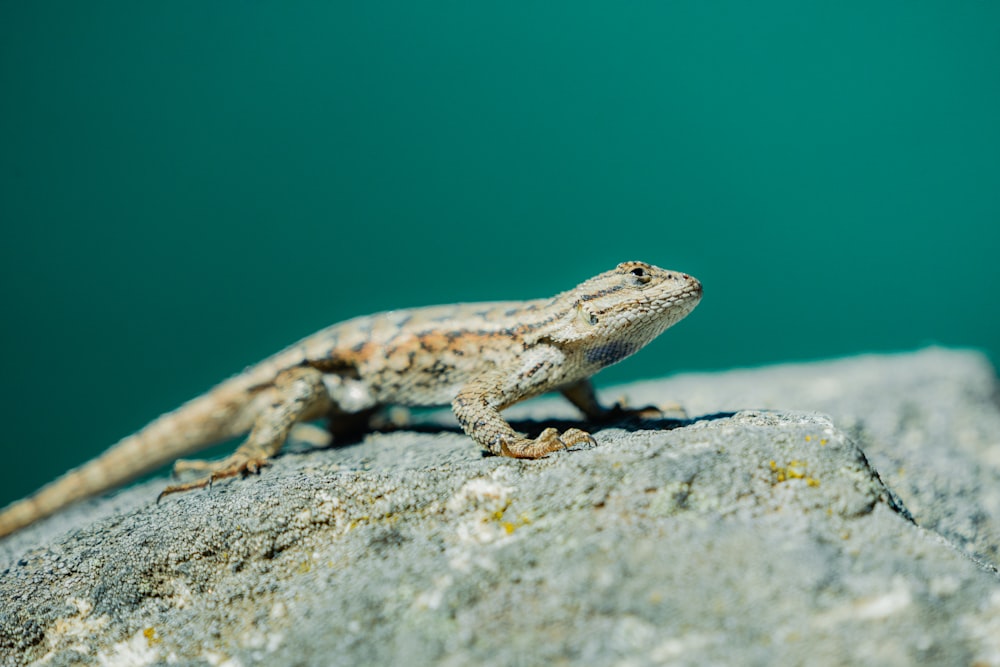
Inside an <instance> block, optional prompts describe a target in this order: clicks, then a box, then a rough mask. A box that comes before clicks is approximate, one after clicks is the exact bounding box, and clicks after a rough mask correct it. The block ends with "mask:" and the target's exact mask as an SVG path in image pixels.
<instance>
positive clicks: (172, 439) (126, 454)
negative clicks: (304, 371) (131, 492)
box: [0, 376, 254, 537]
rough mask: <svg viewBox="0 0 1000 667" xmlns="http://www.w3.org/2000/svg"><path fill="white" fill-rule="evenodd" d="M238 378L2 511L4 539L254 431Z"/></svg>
mask: <svg viewBox="0 0 1000 667" xmlns="http://www.w3.org/2000/svg"><path fill="white" fill-rule="evenodd" d="M240 380H241V378H239V376H237V377H236V378H233V379H231V380H229V381H227V382H223V383H222V384H220V385H219V386H217V387H215V388H214V389H213V390H211V391H210V392H208V393H207V394H203V395H202V396H199V397H198V398H195V399H192V400H191V401H188V402H187V403H185V404H184V405H182V406H181V407H179V408H177V409H176V410H174V411H173V412H168V413H166V414H164V415H162V416H161V417H159V418H157V419H155V420H154V421H152V422H150V423H149V424H148V425H147V426H146V427H145V428H143V429H142V430H140V431H138V432H137V433H134V434H133V435H130V436H128V437H126V438H123V439H122V440H120V441H119V442H118V443H117V444H115V445H113V446H112V447H111V448H110V449H108V450H107V451H105V452H104V453H103V454H101V455H100V456H98V457H97V458H95V459H91V460H90V461H88V462H86V463H84V464H83V465H81V466H80V467H78V468H74V469H73V470H70V471H69V472H67V473H66V474H64V475H63V476H62V477H59V478H58V479H56V480H55V481H53V482H50V483H49V484H47V485H45V486H43V487H42V488H41V489H39V490H38V491H36V492H35V493H34V494H33V495H31V496H28V497H27V498H24V499H23V500H19V501H17V502H15V503H12V504H11V505H8V506H7V507H6V508H5V509H3V510H2V511H0V537H2V536H4V535H8V534H10V533H12V532H14V531H15V530H18V529H20V528H23V527H24V526H27V525H28V524H30V523H32V522H34V521H37V520H39V519H42V518H44V517H46V516H49V515H50V514H53V513H54V512H57V511H58V510H60V509H62V508H63V507H65V506H67V505H69V504H70V503H72V502H74V501H77V500H80V499H82V498H86V497H88V496H93V495H96V494H98V493H101V492H102V491H106V490H108V489H112V488H115V487H117V486H121V485H122V484H125V483H127V482H130V481H131V480H133V479H135V478H136V477H139V476H140V475H143V474H145V473H147V472H150V471H151V470H155V469H156V468H158V467H160V466H161V465H163V464H165V463H167V462H169V461H172V460H174V459H176V458H177V457H179V456H184V455H186V454H190V453H192V452H195V451H198V450H199V449H202V448H204V447H206V446H208V445H211V444H214V443H217V442H221V441H223V440H226V439H228V438H232V437H235V436H237V435H240V434H242V433H245V432H246V431H248V430H250V427H251V426H252V421H253V417H254V415H253V414H252V413H253V410H252V402H253V401H252V398H253V396H252V395H251V393H250V391H249V390H248V389H247V388H246V387H245V386H243V385H244V383H243V382H242V381H240Z"/></svg>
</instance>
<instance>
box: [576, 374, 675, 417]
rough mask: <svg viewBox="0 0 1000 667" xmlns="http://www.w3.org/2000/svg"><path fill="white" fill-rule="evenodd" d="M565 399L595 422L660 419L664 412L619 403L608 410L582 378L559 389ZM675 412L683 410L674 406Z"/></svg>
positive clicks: (648, 406)
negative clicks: (635, 418) (630, 418)
mask: <svg viewBox="0 0 1000 667" xmlns="http://www.w3.org/2000/svg"><path fill="white" fill-rule="evenodd" d="M559 391H560V393H561V394H562V395H563V396H565V397H566V399H567V400H568V401H569V402H570V403H572V404H573V405H575V406H576V408H577V409H578V410H579V411H580V412H582V413H583V414H584V415H586V417H587V419H589V420H591V421H595V422H609V421H614V420H616V419H625V418H628V417H637V418H639V419H662V418H663V417H664V416H665V414H666V413H665V411H664V410H663V409H661V408H658V407H656V406H655V405H647V406H646V407H644V408H628V407H625V405H623V404H622V402H621V401H618V402H616V403H615V404H614V405H612V406H611V407H610V408H606V407H604V406H603V405H601V403H600V401H598V400H597V394H596V393H595V392H594V385H593V383H592V382H591V381H590V378H584V379H582V380H579V381H577V382H574V383H573V384H570V385H566V386H565V387H561V388H560V389H559ZM674 409H675V410H680V411H681V413H683V408H681V407H680V406H676V408H674Z"/></svg>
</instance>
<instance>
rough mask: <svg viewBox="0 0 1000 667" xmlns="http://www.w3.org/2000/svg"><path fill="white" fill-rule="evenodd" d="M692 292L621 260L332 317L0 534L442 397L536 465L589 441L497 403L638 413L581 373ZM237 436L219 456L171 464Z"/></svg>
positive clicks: (618, 355)
mask: <svg viewBox="0 0 1000 667" xmlns="http://www.w3.org/2000/svg"><path fill="white" fill-rule="evenodd" d="M701 295H702V287H701V283H700V282H699V281H698V280H697V279H695V278H693V277H691V276H689V275H687V274H685V273H681V272H678V271H671V270H666V269H661V268H659V267H656V266H652V265H650V264H646V263H644V262H637V261H631V262H624V263H621V264H619V265H618V266H617V267H615V268H614V269H612V270H610V271H606V272H604V273H601V274H599V275H597V276H595V277H593V278H590V279H588V280H586V281H584V282H582V283H580V284H579V285H577V286H576V287H574V288H573V289H570V290H568V291H566V292H562V293H560V294H557V295H556V296H554V297H551V298H542V299H533V300H528V301H501V302H484V303H466V304H452V305H443V306H430V307H424V308H413V309H400V310H390V311H386V312H382V313H377V314H374V315H367V316H361V317H356V318H354V319H350V320H346V321H343V322H340V323H337V324H333V325H331V326H329V327H326V328H325V329H322V330H320V331H319V332H317V333H315V334H313V335H311V336H308V337H306V338H304V339H302V340H300V341H299V342H297V343H295V344H293V345H291V346H290V347H287V348H285V349H284V350H282V351H281V352H278V353H277V354H275V355H273V356H271V357H268V358H267V359H265V360H263V361H261V362H260V363H258V364H256V365H254V366H250V367H248V368H247V369H246V370H244V371H243V372H242V373H239V374H237V375H235V376H233V377H231V378H230V379H228V380H225V381H223V382H222V383H220V384H218V385H216V386H215V387H214V388H212V389H210V390H209V391H208V392H206V393H204V394H202V395H201V396H199V397H197V398H194V399H192V400H190V401H188V402H187V403H184V404H183V405H181V406H180V407H179V408H177V409H176V410H174V411H172V412H167V413H165V414H163V415H162V416H160V417H159V418H157V419H155V420H153V421H152V422H150V423H149V424H148V425H146V426H145V427H144V428H142V429H140V430H139V431H137V432H135V433H134V434H132V435H129V436H127V437H125V438H123V439H122V440H120V441H119V442H118V443H117V444H115V445H113V446H111V447H110V448H109V449H107V450H106V451H105V452H104V453H103V454H100V455H99V456H97V457H96V458H94V459H92V460H90V461H88V462H86V463H84V464H83V465H81V466H79V467H78V468H75V469H73V470H70V471H69V472H67V473H65V474H64V475H62V476H61V477H59V478H57V479H56V480H54V481H53V482H50V483H49V484H48V485H46V486H43V487H42V488H41V489H40V490H38V491H37V492H35V493H34V494H33V495H30V496H28V497H27V498H24V499H22V500H19V501H16V502H14V503H12V504H11V505H9V506H7V507H6V508H5V509H3V510H2V511H0V536H4V535H7V534H10V533H12V532H14V531H16V530H18V529H20V528H23V527H24V526H27V525H28V524H31V523H33V522H35V521H37V520H39V519H41V518H44V517H46V516H49V515H51V514H53V513H55V512H57V511H59V510H60V509H62V508H63V507H65V506H67V505H69V504H71V503H73V502H75V501H77V500H80V499H83V498H86V497H89V496H93V495H97V494H100V493H104V492H106V491H109V490H111V489H113V488H116V487H118V486H121V485H124V484H126V483H127V482H129V481H132V480H133V479H135V478H136V477H139V476H140V475H143V474H146V473H148V472H150V471H152V470H155V469H156V468H158V467H160V466H162V465H164V464H166V463H169V462H171V461H176V462H175V465H174V472H175V474H180V473H184V472H186V471H195V472H197V473H199V474H198V476H197V477H196V478H195V479H193V480H191V481H182V482H176V483H172V484H170V485H168V486H167V487H166V488H165V489H164V490H163V492H162V493H161V494H160V498H162V497H163V496H164V495H167V494H171V493H176V492H180V491H187V490H190V489H195V488H201V487H206V486H210V485H211V484H213V483H214V482H216V481H218V480H220V479H224V478H227V477H235V476H237V475H244V476H245V475H248V474H255V473H258V472H259V471H260V470H261V468H263V467H264V466H266V465H268V462H269V460H270V459H271V458H272V457H273V456H275V455H276V454H278V452H279V451H280V449H281V447H282V445H283V444H284V442H285V440H286V439H287V438H288V436H289V433H291V431H292V428H293V427H294V426H296V424H299V423H302V422H310V421H316V420H320V419H326V421H327V428H328V429H329V430H330V432H331V433H333V434H336V433H337V432H338V430H340V429H344V430H346V428H347V427H348V426H350V425H352V424H353V425H355V427H356V425H357V424H358V423H359V422H368V421H370V420H371V419H372V418H373V416H374V415H375V414H376V413H377V411H378V410H379V409H380V408H384V407H388V406H397V405H398V406H436V405H448V404H450V405H451V408H452V411H453V412H454V415H455V417H456V418H457V419H458V423H459V424H460V425H461V427H462V430H463V431H464V432H465V433H466V434H468V436H469V437H470V438H471V439H472V440H473V441H475V442H476V443H477V444H478V445H480V447H482V448H483V449H485V450H486V451H487V452H489V453H491V454H494V455H498V456H508V457H514V458H526V459H535V458H540V457H544V456H546V455H547V454H550V453H552V452H555V451H557V450H560V449H565V448H570V447H574V446H578V445H583V444H590V445H592V444H595V442H596V441H595V440H594V438H593V436H592V435H591V434H590V433H588V432H587V431H584V430H582V429H578V428H570V429H567V430H566V431H564V432H562V433H560V432H559V431H558V430H557V429H555V428H551V427H550V428H546V429H545V430H543V431H542V432H541V434H540V435H538V436H537V437H535V438H528V437H525V436H524V435H522V434H520V433H518V432H516V431H515V430H514V429H513V427H511V425H510V424H509V423H508V422H507V421H506V420H505V419H504V418H503V416H502V415H501V411H502V410H504V409H505V408H507V407H509V406H510V405H512V404H514V403H517V402H518V401H522V400H524V399H527V398H531V397H533V396H537V395H539V394H543V393H546V392H550V391H558V392H561V393H562V395H563V396H565V397H566V398H567V399H568V400H569V401H570V402H571V403H572V404H573V405H574V406H576V407H577V408H578V409H579V410H580V411H581V412H582V413H583V414H584V415H585V416H586V417H587V418H588V419H591V420H593V421H606V420H609V419H615V418H619V417H626V416H629V415H640V414H641V415H648V414H649V413H648V409H646V408H644V409H642V410H630V409H627V408H625V407H624V406H623V405H622V404H621V403H616V404H615V405H614V406H613V407H610V408H609V407H605V406H603V405H601V403H600V402H599V401H598V399H597V396H596V393H595V391H594V387H593V385H592V384H591V381H590V377H591V376H592V375H594V374H595V373H597V372H598V371H599V370H601V369H602V368H605V367H607V366H610V365H611V364H614V363H617V362H619V361H621V360H622V359H624V358H626V357H628V356H629V355H631V354H633V353H634V352H636V351H638V350H639V349H640V348H642V347H643V346H645V345H646V344H647V343H649V342H651V341H652V340H653V339H654V338H656V337H657V336H659V335H660V334H661V333H663V331H665V330H666V329H667V328H669V327H670V326H672V325H674V324H675V323H676V322H678V321H679V320H681V319H683V318H684V317H685V316H687V314H688V313H690V312H691V310H693V309H694V307H695V306H696V305H697V304H698V302H699V301H700V300H701ZM243 435H245V436H246V439H245V440H244V441H243V442H242V444H240V445H239V447H238V448H237V449H236V450H235V451H234V452H233V453H232V454H231V455H229V456H228V457H225V458H223V459H221V460H218V461H188V460H184V459H180V460H177V459H178V457H181V456H185V455H188V454H190V453H192V452H196V451H198V450H200V449H203V448H205V447H208V446H210V445H212V444H216V443H219V442H223V441H225V440H229V439H231V438H235V437H238V436H243ZM335 438H336V436H335ZM157 500H159V498H158V499H157Z"/></svg>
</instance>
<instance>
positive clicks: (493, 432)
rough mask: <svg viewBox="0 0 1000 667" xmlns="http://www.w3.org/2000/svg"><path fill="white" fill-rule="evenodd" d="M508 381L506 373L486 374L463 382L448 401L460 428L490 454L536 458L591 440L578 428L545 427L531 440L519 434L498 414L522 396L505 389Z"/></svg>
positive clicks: (591, 441)
mask: <svg viewBox="0 0 1000 667" xmlns="http://www.w3.org/2000/svg"><path fill="white" fill-rule="evenodd" d="M509 384H510V379H509V378H508V377H507V376H506V374H504V373H501V372H492V373H488V374H486V375H484V376H482V377H480V378H477V379H476V380H473V381H472V382H469V383H468V384H467V385H465V386H464V387H463V388H462V390H461V391H459V393H458V395H457V396H456V397H455V400H453V401H452V403H451V408H452V410H453V411H454V413H455V416H456V417H457V418H458V422H459V423H460V424H461V425H462V429H463V430H464V431H465V432H466V433H467V434H468V435H469V437H470V438H472V439H473V440H475V441H476V442H477V443H479V445H481V446H482V447H484V448H485V449H487V450H489V451H490V452H491V453H492V454H495V455H497V456H510V457H513V458H518V459H537V458H541V457H543V456H545V455H546V454H549V453H551V452H554V451H556V450H559V449H566V448H568V447H572V446H574V445H579V444H584V443H588V444H592V443H593V442H594V438H593V436H591V435H590V434H589V433H587V432H586V431H581V430H580V429H578V428H571V429H569V430H568V431H565V432H563V433H562V434H560V433H559V431H557V430H556V429H554V428H547V429H545V430H544V431H542V433H541V434H540V435H539V436H538V437H537V438H535V439H534V440H532V439H531V438H525V437H524V436H522V435H520V434H519V433H518V432H517V431H515V430H514V429H513V428H511V426H510V424H508V423H507V420H505V419H504V418H503V416H501V414H500V410H501V409H503V408H505V407H507V406H508V405H511V404H512V403H515V402H517V401H518V400H519V399H521V398H523V395H518V394H519V393H520V392H519V391H517V389H516V388H512V387H507V388H506V389H505V387H506V386H507V385H509Z"/></svg>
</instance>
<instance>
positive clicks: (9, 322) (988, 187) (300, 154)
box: [0, 0, 1000, 503]
mask: <svg viewBox="0 0 1000 667" xmlns="http://www.w3.org/2000/svg"><path fill="white" fill-rule="evenodd" d="M0 86H2V90H0V120H2V122H0V136H2V142H0V177H2V180H0V217H2V221H3V222H2V224H3V242H2V245H0V280H2V288H3V289H2V296H0V299H2V304H0V305H2V313H3V315H2V316H3V327H2V333H0V350H2V355H3V359H4V367H3V370H4V382H3V387H2V392H3V396H2V399H3V400H2V402H0V406H2V408H0V410H2V417H3V452H4V461H3V466H2V472H0V503H5V502H7V501H9V500H11V499H13V498H15V497H18V496H21V495H24V494H25V493H28V492H29V491H31V490H33V489H34V488H36V487H37V486H39V485H40V484H42V483H44V482H46V481H48V480H50V479H52V478H53V477H55V476H56V475H57V474H58V473H60V472H62V471H64V470H66V469H68V468H69V467H72V466H74V465H76V464H78V463H80V462H81V461H83V460H84V459H86V458H89V457H90V456H92V455H95V454H97V453H98V452H99V451H101V450H102V449H104V448H105V447H106V446H108V445H109V444H111V443H113V442H114V441H116V440H117V439H118V438H119V437H121V436H123V435H126V434H128V433H129V432H131V431H133V430H134V429H137V428H139V427H141V426H142V425H143V424H144V423H145V422H146V421H148V420H149V419H151V418H153V417H155V416H156V415H157V414H159V413H160V412H163V411H165V410H168V409H171V408H173V407H175V406H176V405H177V404H179V403H180V402H182V401H184V400H185V399H187V398H190V397H192V396H193V395H194V394H196V393H199V392H200V391H202V390H204V389H206V388H207V387H208V386H210V385H211V384H213V383H214V382H216V381H218V380H221V379H222V378H224V377H226V376H228V375H229V374H231V373H233V372H235V371H238V370H240V369H241V368H242V367H243V366H245V365H246V364H248V363H251V362H254V361H256V360H258V359H260V358H262V357H264V356H266V355H268V354H270V353H271V352H274V351H276V350H277V349H278V348H280V347H282V346H284V345H286V344H288V343H290V342H292V341H294V340H296V339H297V338H299V337H300V336H302V335H305V334H307V333H310V332H312V331H314V330H316V329H318V328H320V327H322V326H324V325H326V324H328V323H331V322H334V321H337V320H340V319H344V318H347V317H349V316H352V315H356V314H360V313H365V312H370V311H377V310H381V309H386V308H391V307H398V306H407V305H423V304H430V303H437V302H452V301H460V300H486V299H508V298H526V297H536V296H543V295H550V294H552V293H555V292H557V291H560V290H563V289H566V288H568V287H570V286H572V285H574V284H575V283H576V282H578V281H579V280H581V279H583V278H586V277H588V276H590V275H592V274H594V273H597V272H599V271H602V270H605V269H607V268H610V267H612V266H613V265H614V264H616V263H617V262H619V261H622V260H625V259H643V260H646V261H649V262H652V263H655V264H658V265H661V266H664V267H668V268H672V269H679V270H683V271H686V272H689V273H692V274H694V275H696V276H698V277H699V278H701V280H702V281H703V283H704V284H705V299H704V301H703V302H702V305H701V306H700V307H699V308H698V310H697V311H695V313H694V314H693V315H692V316H691V317H690V318H689V319H688V320H687V321H685V322H683V323H681V324H680V325H679V326H678V327H677V328H676V329H674V330H672V331H670V332H669V333H668V334H667V335H666V336H665V337H664V338H663V339H661V340H660V341H658V342H657V343H656V344H654V345H653V346H652V347H651V348H649V349H647V350H646V351H644V352H643V353H642V354H641V355H640V356H639V357H638V358H636V359H631V360H628V361H626V362H625V363H623V364H622V365H620V366H618V367H615V368H613V369H611V370H609V371H607V372H606V373H605V374H603V375H602V376H601V377H600V378H599V380H600V382H601V383H603V384H608V383H610V382H620V381H626V380H629V379H633V378H638V377H650V376H658V375H663V374H668V373H671V372H674V371H676V370H680V369H716V368H728V367H732V366H743V365H753V364H762V363H769V362H778V361H785V360H795V359H814V358H822V357H829V356H835V355H846V354H853V353H857V352H862V351H872V350H905V349H912V348H914V347H917V346H921V345H924V344H927V343H932V342H937V343H942V344H946V345H960V346H975V347H978V348H982V349H985V350H987V351H988V352H989V353H990V354H991V356H992V357H993V358H994V359H995V358H996V355H997V354H998V352H1000V326H998V318H997V307H996V298H997V291H998V287H1000V265H998V261H997V258H996V255H997V242H998V234H1000V232H998V226H1000V3H996V2H963V3H944V2H919V1H918V2H913V1H911V0H907V1H905V2H904V1H903V0H896V1H891V2H874V3H873V2H846V3H832V2H817V3H802V2H791V1H789V2H757V3H745V2H704V1H703V0H690V1H684V2H680V1H675V2H669V1H664V0H660V1H658V2H648V3H611V2H605V3H592V2H580V1H574V2H546V3H535V2H532V3H482V2H472V3H470V2H358V3H343V2H317V3H308V2H292V3H289V2H282V3H278V2H273V3H262V2H212V3H203V2H161V3H149V2H141V3H136V2H124V1H115V2H100V1H96V2H70V1H64V2H37V3H14V2H6V3H2V4H0ZM674 398H677V399H680V400H683V397H674ZM734 407H738V406H734ZM471 452H472V445H471V444H470V455H471Z"/></svg>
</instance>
